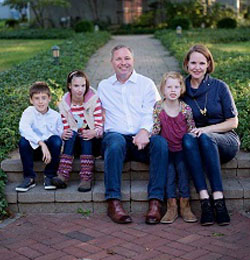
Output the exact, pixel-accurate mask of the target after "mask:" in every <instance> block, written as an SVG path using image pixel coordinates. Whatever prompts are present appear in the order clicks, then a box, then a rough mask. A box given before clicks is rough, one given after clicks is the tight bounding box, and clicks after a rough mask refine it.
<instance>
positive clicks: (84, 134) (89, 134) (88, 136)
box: [81, 129, 96, 140]
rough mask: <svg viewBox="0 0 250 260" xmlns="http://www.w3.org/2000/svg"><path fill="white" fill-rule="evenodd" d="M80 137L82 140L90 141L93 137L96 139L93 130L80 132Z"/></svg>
mask: <svg viewBox="0 0 250 260" xmlns="http://www.w3.org/2000/svg"><path fill="white" fill-rule="evenodd" d="M81 137H82V138H83V139H84V140H91V139H93V138H94V137H96V132H95V130H94V129H87V130H86V129H83V130H82V134H81Z"/></svg>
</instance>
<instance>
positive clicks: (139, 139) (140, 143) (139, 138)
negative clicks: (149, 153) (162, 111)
mask: <svg viewBox="0 0 250 260" xmlns="http://www.w3.org/2000/svg"><path fill="white" fill-rule="evenodd" d="M148 143H149V133H148V131H147V130H146V129H141V130H140V131H139V132H138V133H137V135H136V136H134V137H133V144H134V145H136V146H137V147H138V150H142V149H144V148H145V146H146V145H147V144H148Z"/></svg>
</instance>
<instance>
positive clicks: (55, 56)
mask: <svg viewBox="0 0 250 260" xmlns="http://www.w3.org/2000/svg"><path fill="white" fill-rule="evenodd" d="M51 50H52V56H53V60H54V61H53V63H54V64H56V65H58V64H59V56H60V48H59V47H58V46H56V45H55V46H53V47H52V48H51Z"/></svg>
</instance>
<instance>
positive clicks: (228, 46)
mask: <svg viewBox="0 0 250 260" xmlns="http://www.w3.org/2000/svg"><path fill="white" fill-rule="evenodd" d="M213 45H214V47H215V48H216V49H219V50H221V51H226V52H240V53H244V54H250V42H234V43H217V44H213Z"/></svg>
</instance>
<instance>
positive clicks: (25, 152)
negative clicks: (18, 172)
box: [19, 135, 62, 178]
mask: <svg viewBox="0 0 250 260" xmlns="http://www.w3.org/2000/svg"><path fill="white" fill-rule="evenodd" d="M44 142H45V144H46V145H47V147H48V149H49V151H50V154H51V162H50V163H49V164H47V165H46V167H45V170H44V175H45V176H47V177H49V178H53V177H55V176H56V171H57V168H58V164H59V158H60V152H61V146H62V140H61V138H60V136H57V135H52V136H51V137H50V138H49V139H48V140H46V141H44ZM19 152H20V156H21V160H22V164H23V175H24V178H26V177H29V178H36V173H35V172H34V170H33V165H34V164H33V161H34V160H41V159H42V156H43V154H42V150H41V147H40V146H39V147H38V148H37V149H35V150H34V149H33V148H32V147H31V145H30V143H29V141H27V140H26V139H25V138H24V137H21V139H20V141H19Z"/></svg>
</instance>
